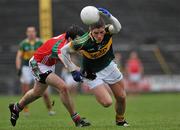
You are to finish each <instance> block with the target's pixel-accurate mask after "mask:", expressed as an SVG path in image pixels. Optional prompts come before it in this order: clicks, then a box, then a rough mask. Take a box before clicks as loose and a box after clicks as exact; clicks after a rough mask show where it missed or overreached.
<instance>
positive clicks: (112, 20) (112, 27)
mask: <svg viewBox="0 0 180 130" xmlns="http://www.w3.org/2000/svg"><path fill="white" fill-rule="evenodd" d="M98 10H99V12H100V14H102V15H104V16H106V17H107V18H109V21H110V23H111V24H112V25H110V26H109V31H110V32H111V33H118V32H119V31H120V30H121V24H120V22H119V21H118V19H117V18H115V17H114V16H113V15H112V14H111V13H110V12H109V11H108V10H106V9H104V8H98Z"/></svg>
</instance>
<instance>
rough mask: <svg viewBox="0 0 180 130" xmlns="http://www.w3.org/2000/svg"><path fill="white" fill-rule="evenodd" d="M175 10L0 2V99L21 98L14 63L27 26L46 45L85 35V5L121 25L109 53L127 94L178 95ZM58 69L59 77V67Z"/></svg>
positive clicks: (151, 0)
mask: <svg viewBox="0 0 180 130" xmlns="http://www.w3.org/2000/svg"><path fill="white" fill-rule="evenodd" d="M179 4H180V1H179V0H171V1H169V0H136V1H134V0H106V1H99V0H83V1H82V0H0V30H1V31H0V94H1V95H15V94H20V93H21V90H20V83H19V78H18V76H17V72H16V68H15V58H16V53H17V50H18V47H19V43H20V42H21V41H22V40H23V39H24V38H25V37H26V34H25V32H26V28H27V26H35V27H36V29H37V32H38V36H39V37H41V38H42V39H44V40H46V39H48V38H50V37H51V36H57V35H59V34H61V33H63V32H65V30H66V28H68V26H70V25H72V24H78V25H80V26H82V27H83V28H84V29H86V30H88V28H87V26H86V25H83V24H82V22H81V20H80V11H81V9H82V8H83V7H85V6H87V5H93V6H96V7H104V8H107V9H108V10H109V11H110V12H111V13H112V14H113V15H114V16H115V17H116V18H117V19H118V20H119V21H120V23H121V24H122V30H121V31H120V33H119V34H117V35H115V36H114V37H113V47H114V50H115V52H116V62H117V63H118V65H119V67H120V70H121V71H122V72H123V73H124V77H125V80H124V81H125V83H126V86H127V91H128V92H129V93H130V92H143V93H144V92H146V93H147V92H177V91H180V67H179V66H180V8H179ZM133 58H134V59H133ZM56 68H57V73H58V74H59V75H61V68H62V65H61V64H58V66H57V67H56Z"/></svg>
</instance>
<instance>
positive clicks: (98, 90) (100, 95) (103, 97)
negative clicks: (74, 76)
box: [91, 84, 112, 107]
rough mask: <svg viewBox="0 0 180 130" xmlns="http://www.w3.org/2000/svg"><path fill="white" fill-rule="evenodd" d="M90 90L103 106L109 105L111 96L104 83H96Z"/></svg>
mask: <svg viewBox="0 0 180 130" xmlns="http://www.w3.org/2000/svg"><path fill="white" fill-rule="evenodd" d="M91 92H92V93H93V94H94V95H95V97H96V100H97V101H98V102H99V103H101V104H102V105H103V106H105V107H106V106H110V105H111V104H112V98H111V96H110V94H109V92H108V91H107V89H106V87H105V85H104V84H101V85H98V86H96V87H95V88H92V89H91Z"/></svg>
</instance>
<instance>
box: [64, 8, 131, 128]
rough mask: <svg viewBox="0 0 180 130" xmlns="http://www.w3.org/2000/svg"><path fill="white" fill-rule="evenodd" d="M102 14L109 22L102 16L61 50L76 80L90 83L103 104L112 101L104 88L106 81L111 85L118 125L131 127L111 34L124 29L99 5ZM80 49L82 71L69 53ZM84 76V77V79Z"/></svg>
mask: <svg viewBox="0 0 180 130" xmlns="http://www.w3.org/2000/svg"><path fill="white" fill-rule="evenodd" d="M98 9H99V13H100V15H103V16H105V17H107V18H108V19H109V21H110V24H109V25H105V23H104V21H103V19H102V18H100V20H99V21H98V22H97V23H94V24H92V25H90V26H89V29H90V31H89V32H87V33H85V34H84V35H83V36H82V37H80V38H77V39H75V40H73V41H71V42H69V43H68V44H66V45H65V46H64V47H63V48H62V49H61V53H62V56H61V57H62V61H63V63H64V64H65V66H66V67H67V68H68V69H69V71H70V72H71V73H72V76H73V78H74V80H76V81H78V82H82V81H84V82H87V84H88V85H89V86H90V88H91V91H92V93H93V94H94V95H95V97H96V99H97V101H98V102H99V103H100V104H101V105H103V106H104V107H109V106H110V105H111V104H112V98H111V96H110V94H109V93H108V91H107V89H106V88H105V83H106V84H108V85H109V87H110V88H111V90H112V92H113V95H114V97H115V100H116V104H115V110H116V118H115V121H116V125H118V126H128V123H127V122H126V120H125V117H124V114H125V109H126V92H125V88H124V83H123V81H122V79H123V75H122V73H121V72H120V71H119V69H118V67H117V65H116V64H115V63H114V61H113V59H114V53H113V48H112V36H113V34H116V33H118V32H119V31H120V29H121V24H120V22H119V21H118V20H117V19H116V18H115V17H114V16H113V15H112V14H111V13H110V12H109V11H107V10H106V9H103V8H98ZM73 50H75V51H79V52H80V53H81V54H82V56H83V61H82V66H81V71H79V70H77V69H76V68H77V67H76V65H75V64H74V63H73V62H72V60H71V58H70V52H72V51H73ZM83 77H85V78H84V79H83Z"/></svg>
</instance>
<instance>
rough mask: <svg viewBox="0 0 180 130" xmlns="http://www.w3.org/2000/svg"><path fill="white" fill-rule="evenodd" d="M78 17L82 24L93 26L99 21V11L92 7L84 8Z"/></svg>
mask: <svg viewBox="0 0 180 130" xmlns="http://www.w3.org/2000/svg"><path fill="white" fill-rule="evenodd" d="M80 17H81V20H82V22H83V23H84V24H86V25H91V24H94V23H96V22H98V21H99V18H100V15H99V10H98V9H97V8H96V7H94V6H86V7H84V8H83V9H82V10H81V13H80Z"/></svg>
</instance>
